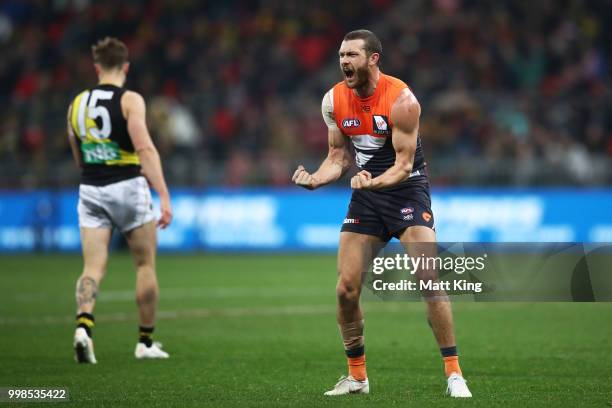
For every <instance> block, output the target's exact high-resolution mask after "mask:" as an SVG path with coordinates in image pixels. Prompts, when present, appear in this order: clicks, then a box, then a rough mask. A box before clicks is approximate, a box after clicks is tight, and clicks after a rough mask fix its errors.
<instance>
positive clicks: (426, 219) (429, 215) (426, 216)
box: [423, 212, 431, 222]
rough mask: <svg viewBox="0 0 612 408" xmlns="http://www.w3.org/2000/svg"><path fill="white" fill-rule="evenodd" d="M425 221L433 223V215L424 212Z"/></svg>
mask: <svg viewBox="0 0 612 408" xmlns="http://www.w3.org/2000/svg"><path fill="white" fill-rule="evenodd" d="M423 219H424V220H425V222H429V221H431V214H430V213H428V212H424V213H423Z"/></svg>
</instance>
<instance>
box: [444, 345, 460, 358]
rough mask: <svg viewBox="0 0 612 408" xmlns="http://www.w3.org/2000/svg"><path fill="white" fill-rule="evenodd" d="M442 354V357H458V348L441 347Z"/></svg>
mask: <svg viewBox="0 0 612 408" xmlns="http://www.w3.org/2000/svg"><path fill="white" fill-rule="evenodd" d="M440 354H442V357H453V356H456V355H458V354H457V346H451V347H441V348H440Z"/></svg>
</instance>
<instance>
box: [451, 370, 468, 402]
mask: <svg viewBox="0 0 612 408" xmlns="http://www.w3.org/2000/svg"><path fill="white" fill-rule="evenodd" d="M447 381H448V386H447V387H446V394H447V395H450V396H451V397H454V398H472V393H471V392H470V390H469V389H468V386H467V381H465V379H464V378H463V377H462V376H460V375H459V374H457V373H452V374H451V375H450V376H449V377H448V380H447Z"/></svg>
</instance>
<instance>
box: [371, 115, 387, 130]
mask: <svg viewBox="0 0 612 408" xmlns="http://www.w3.org/2000/svg"><path fill="white" fill-rule="evenodd" d="M372 119H373V120H372V124H373V125H374V129H373V130H374V133H375V134H377V135H390V134H391V129H390V127H389V119H388V118H387V117H386V116H384V115H374V116H373V117H372Z"/></svg>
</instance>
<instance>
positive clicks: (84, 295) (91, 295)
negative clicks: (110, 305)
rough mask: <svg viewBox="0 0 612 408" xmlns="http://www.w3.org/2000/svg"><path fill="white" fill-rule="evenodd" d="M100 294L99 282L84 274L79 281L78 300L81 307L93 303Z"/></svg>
mask: <svg viewBox="0 0 612 408" xmlns="http://www.w3.org/2000/svg"><path fill="white" fill-rule="evenodd" d="M97 296H98V284H97V283H96V281H95V280H94V278H92V277H90V276H82V277H81V278H79V281H78V282H77V289H76V301H77V305H78V307H79V308H81V307H83V306H85V305H88V304H90V303H93V302H94V300H95V299H96V297H97Z"/></svg>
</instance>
